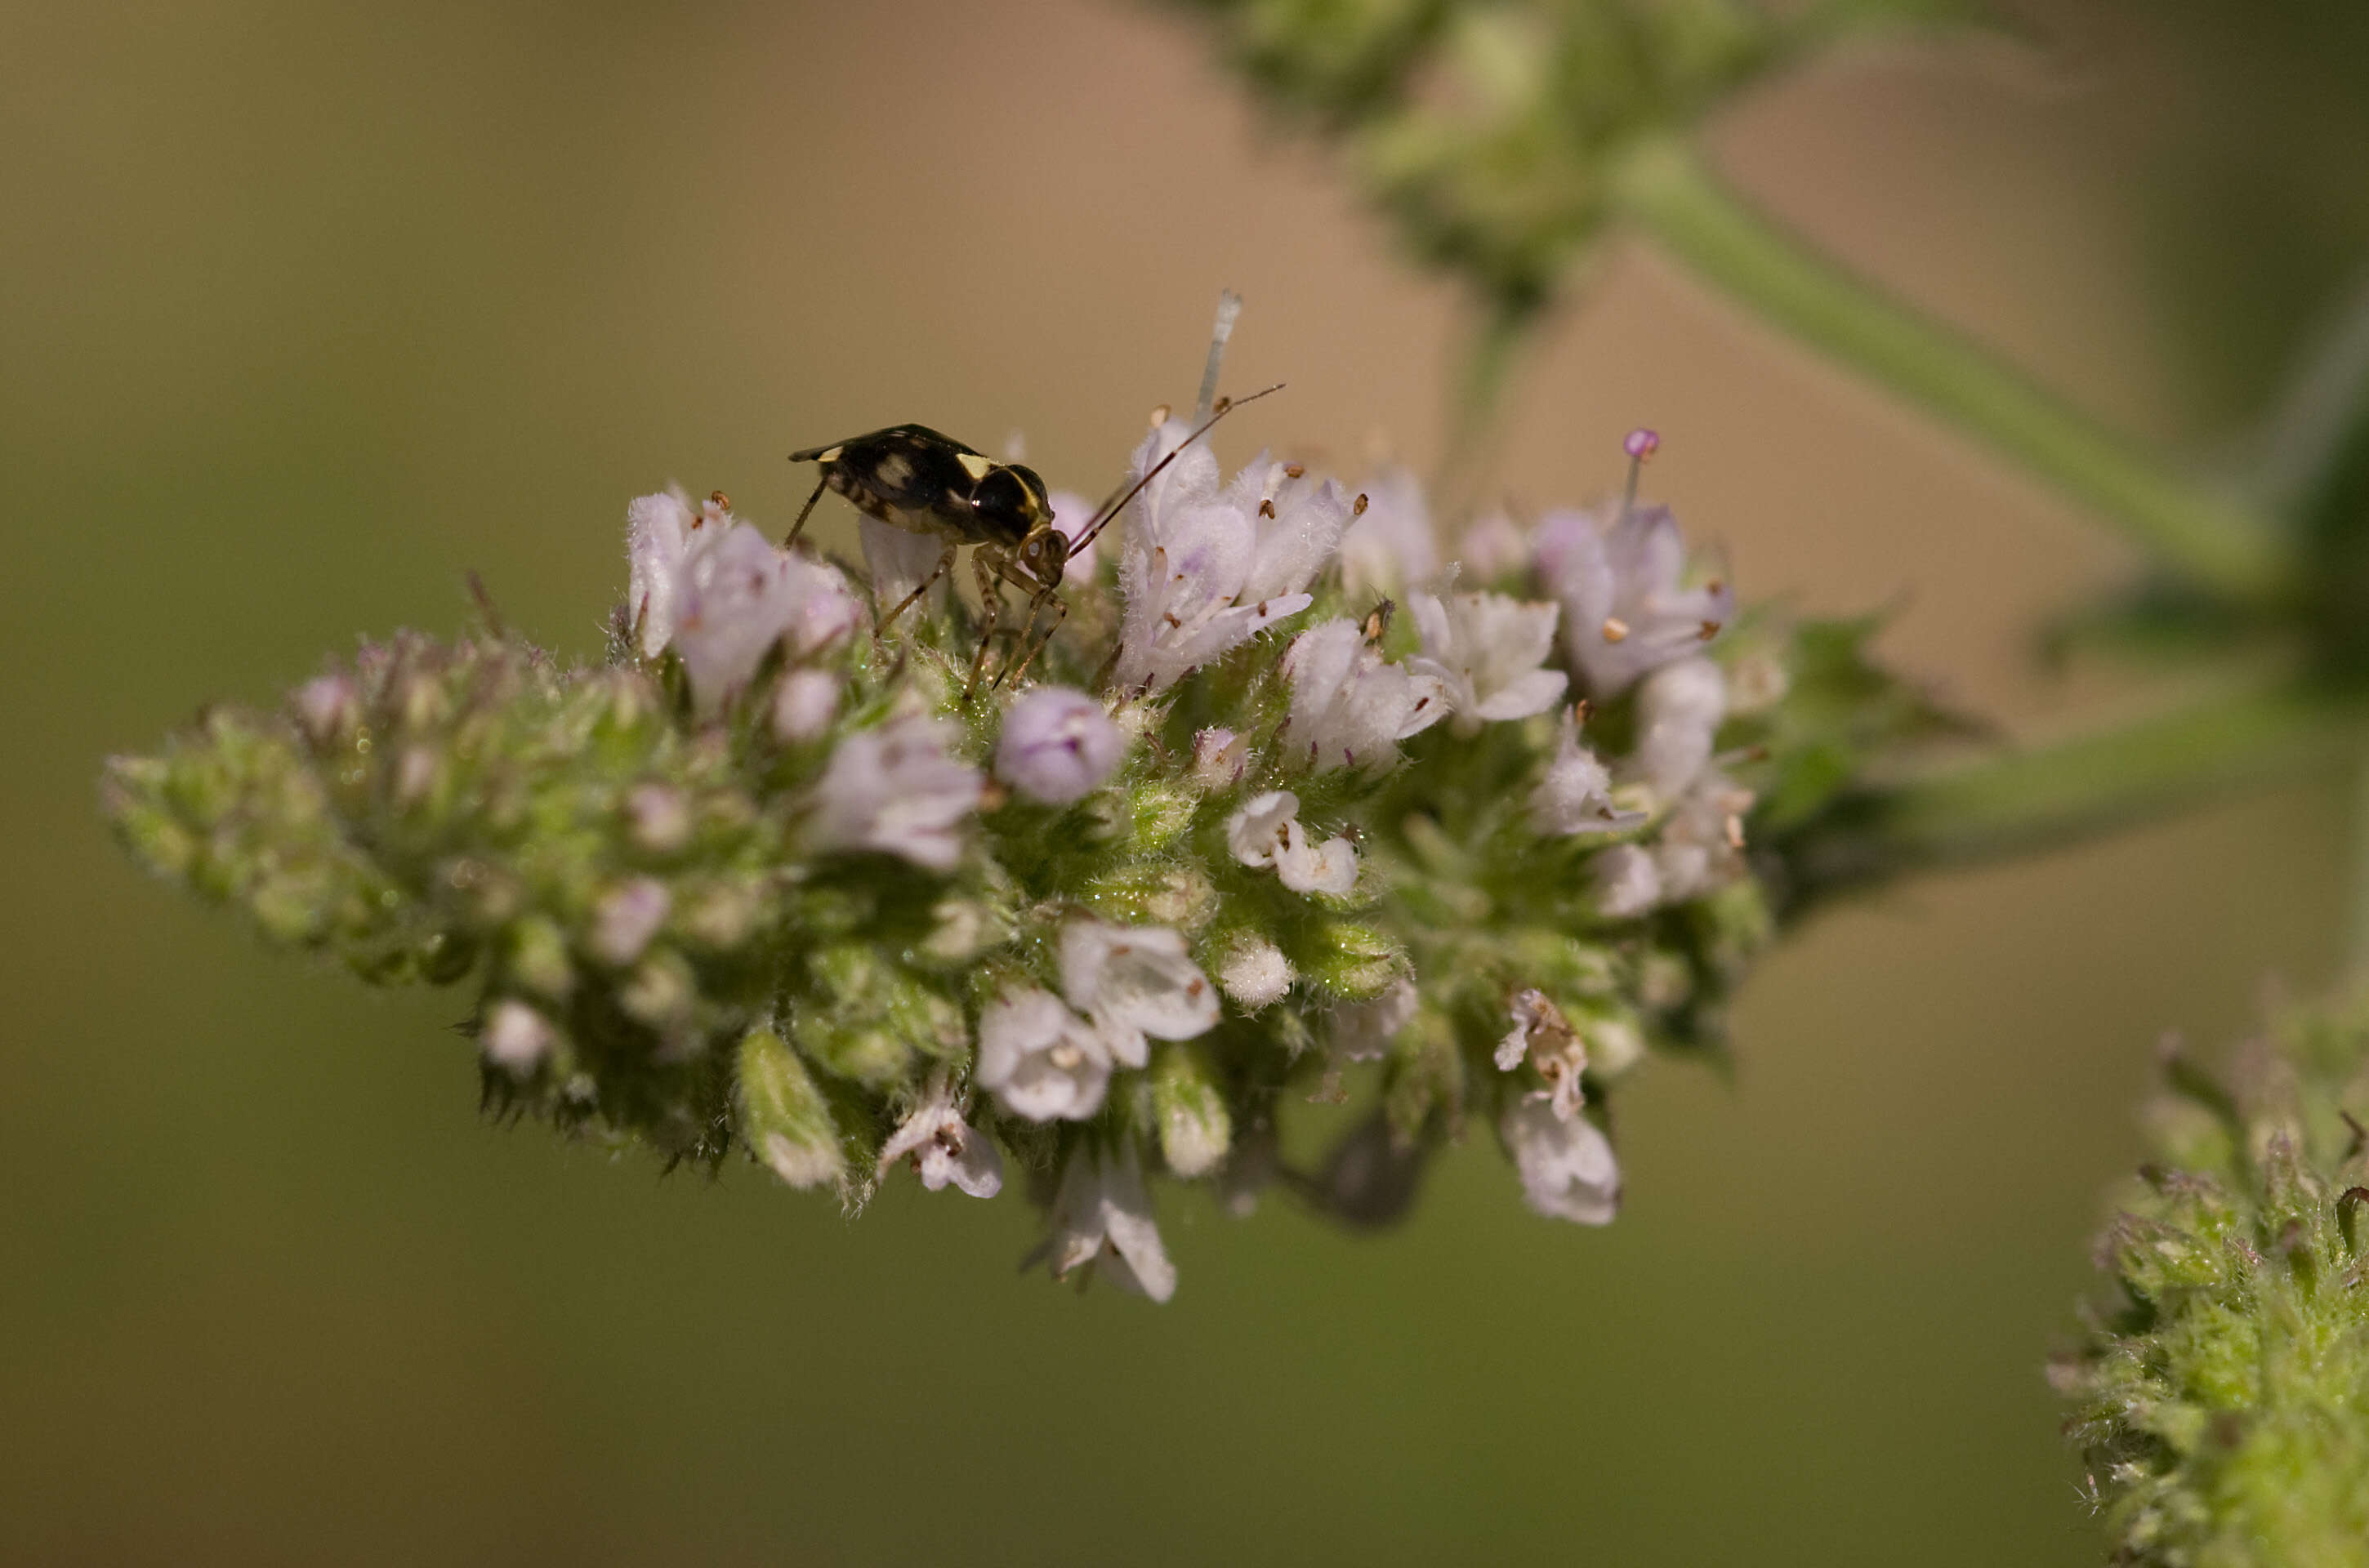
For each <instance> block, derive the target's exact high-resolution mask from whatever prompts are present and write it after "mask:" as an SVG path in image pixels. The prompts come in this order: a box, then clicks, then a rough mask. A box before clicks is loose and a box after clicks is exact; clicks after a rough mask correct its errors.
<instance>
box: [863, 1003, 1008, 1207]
mask: <svg viewBox="0 0 2369 1568" xmlns="http://www.w3.org/2000/svg"><path fill="white" fill-rule="evenodd" d="M1039 994H1042V993H1041V992H1040V993H1039ZM909 1155H910V1157H911V1158H912V1162H913V1169H914V1171H915V1172H917V1173H919V1174H920V1176H921V1185H923V1186H925V1187H927V1188H928V1189H929V1190H930V1191H932V1192H936V1191H938V1190H940V1189H941V1188H943V1187H944V1186H945V1185H947V1184H949V1183H951V1184H953V1185H956V1186H957V1187H960V1188H961V1189H962V1190H963V1191H965V1192H967V1193H968V1194H970V1196H973V1197H993V1196H995V1195H996V1194H997V1193H999V1192H1001V1191H1002V1190H1003V1156H1002V1155H1001V1153H999V1152H997V1150H996V1147H995V1140H994V1139H991V1138H990V1137H988V1136H987V1134H985V1133H983V1132H980V1131H979V1130H978V1128H976V1127H972V1126H971V1125H970V1124H969V1123H968V1122H966V1121H965V1120H963V1115H962V1108H961V1107H960V1106H958V1105H957V1104H956V1103H955V1093H954V1088H953V1085H952V1080H951V1078H950V1076H949V1075H948V1073H947V1072H946V1070H945V1069H944V1068H940V1069H938V1070H937V1071H935V1072H933V1073H932V1074H931V1075H930V1082H929V1086H928V1087H927V1088H926V1089H924V1090H923V1091H922V1093H921V1104H918V1105H916V1106H914V1107H913V1111H912V1114H911V1115H910V1116H907V1117H906V1118H905V1119H904V1120H903V1121H901V1122H899V1123H898V1125H897V1130H896V1131H895V1132H893V1133H891V1134H889V1135H888V1141H887V1142H886V1143H884V1144H882V1145H881V1146H880V1160H879V1163H878V1172H879V1173H880V1174H882V1175H884V1176H885V1175H887V1173H888V1167H889V1166H891V1165H893V1164H895V1163H896V1162H898V1161H899V1160H902V1159H905V1158H906V1157H907V1156H909Z"/></svg>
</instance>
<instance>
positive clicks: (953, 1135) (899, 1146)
mask: <svg viewBox="0 0 2369 1568" xmlns="http://www.w3.org/2000/svg"><path fill="white" fill-rule="evenodd" d="M963 1110H964V1107H963V1106H961V1105H958V1104H956V1101H955V1093H954V1088H953V1085H952V1082H951V1081H950V1080H949V1077H948V1075H947V1072H946V1070H945V1069H944V1068H940V1069H938V1070H937V1071H935V1072H933V1073H932V1074H931V1075H930V1082H929V1085H928V1087H927V1088H926V1089H924V1090H923V1091H922V1093H921V1104H918V1105H916V1106H914V1107H913V1112H912V1114H911V1115H910V1116H907V1117H906V1118H905V1119H904V1120H903V1121H901V1122H899V1123H898V1124H897V1130H896V1131H895V1132H893V1133H890V1134H889V1135H888V1141H887V1142H886V1143H884V1144H882V1145H881V1146H880V1162H879V1164H878V1166H877V1167H876V1170H877V1173H878V1174H880V1175H884V1176H885V1175H887V1173H888V1167H889V1166H891V1165H893V1164H895V1163H896V1162H898V1161H899V1160H902V1159H905V1158H907V1157H908V1156H910V1157H911V1159H912V1162H913V1169H914V1171H915V1172H917V1173H919V1174H920V1176H921V1185H923V1186H924V1187H927V1188H928V1189H929V1190H930V1191H932V1192H937V1191H939V1190H941V1189H942V1188H944V1187H945V1186H946V1185H949V1184H951V1185H955V1186H957V1187H960V1188H961V1189H962V1190H963V1191H964V1192H967V1193H968V1194H970V1196H973V1197H993V1196H995V1195H996V1194H997V1193H999V1192H1001V1191H1002V1190H1003V1156H1002V1155H1001V1153H1000V1152H998V1151H997V1150H996V1147H995V1140H994V1139H991V1138H990V1137H988V1136H987V1134H985V1133H983V1132H981V1131H979V1130H978V1128H976V1127H972V1126H971V1125H970V1124H969V1123H968V1122H967V1121H965V1120H964V1119H963Z"/></svg>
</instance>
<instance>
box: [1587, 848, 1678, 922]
mask: <svg viewBox="0 0 2369 1568" xmlns="http://www.w3.org/2000/svg"><path fill="white" fill-rule="evenodd" d="M1587 868H1588V871H1589V872H1590V874H1591V875H1592V876H1594V877H1595V880H1596V908H1597V910H1601V911H1602V912H1603V913H1604V914H1605V915H1606V916H1607V917H1608V918H1609V919H1612V920H1630V919H1633V918H1634V917H1636V916H1638V915H1642V914H1643V913H1644V912H1645V911H1646V910H1650V909H1652V908H1653V907H1654V905H1655V904H1658V903H1660V902H1661V901H1662V876H1661V872H1660V870H1659V869H1658V868H1657V867H1656V866H1655V865H1654V857H1653V856H1652V855H1651V854H1649V853H1646V852H1645V851H1643V850H1642V849H1639V848H1638V847H1637V846H1636V845H1635V844H1615V845H1613V846H1612V847H1611V848H1610V849H1608V850H1600V851H1598V852H1597V853H1596V857H1595V858H1594V859H1593V860H1590V861H1589V862H1588V863H1587Z"/></svg>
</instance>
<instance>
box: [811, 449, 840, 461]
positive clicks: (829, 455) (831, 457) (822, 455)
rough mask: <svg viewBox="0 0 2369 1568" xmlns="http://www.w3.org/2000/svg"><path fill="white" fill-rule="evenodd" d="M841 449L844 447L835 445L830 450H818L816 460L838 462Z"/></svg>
mask: <svg viewBox="0 0 2369 1568" xmlns="http://www.w3.org/2000/svg"><path fill="white" fill-rule="evenodd" d="M841 450H843V449H841V448H840V447H833V448H831V449H830V451H829V452H817V453H815V461H816V462H817V463H837V462H838V461H839V454H840V452H841Z"/></svg>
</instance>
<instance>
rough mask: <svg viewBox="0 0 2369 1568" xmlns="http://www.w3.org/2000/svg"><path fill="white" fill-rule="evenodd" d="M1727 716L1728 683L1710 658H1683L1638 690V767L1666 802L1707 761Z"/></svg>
mask: <svg viewBox="0 0 2369 1568" xmlns="http://www.w3.org/2000/svg"><path fill="white" fill-rule="evenodd" d="M1726 716H1727V679H1726V677H1725V676H1723V675H1722V674H1721V673H1720V668H1719V666H1718V665H1716V664H1714V663H1712V662H1711V660H1710V659H1708V658H1682V659H1680V660H1678V661H1677V663H1676V664H1665V665H1664V666H1662V668H1661V669H1659V670H1655V671H1654V673H1653V674H1651V675H1648V676H1647V677H1645V681H1644V684H1643V685H1642V686H1640V687H1639V688H1638V689H1637V724H1638V729H1639V734H1638V738H1637V765H1638V768H1639V770H1640V771H1641V772H1642V773H1643V774H1644V777H1645V782H1646V783H1648V784H1652V785H1653V786H1654V793H1655V794H1657V795H1660V796H1661V797H1662V798H1663V799H1664V800H1675V799H1677V796H1678V795H1679V794H1680V792H1682V791H1683V790H1685V788H1686V787H1687V786H1688V784H1692V783H1694V781H1695V776H1696V775H1697V774H1699V773H1701V772H1702V771H1703V769H1704V768H1705V767H1706V766H1707V765H1708V764H1709V763H1710V761H1711V743H1712V740H1713V738H1715V737H1716V736H1717V735H1718V734H1719V724H1720V720H1721V719H1722V718H1724V717H1726Z"/></svg>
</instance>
